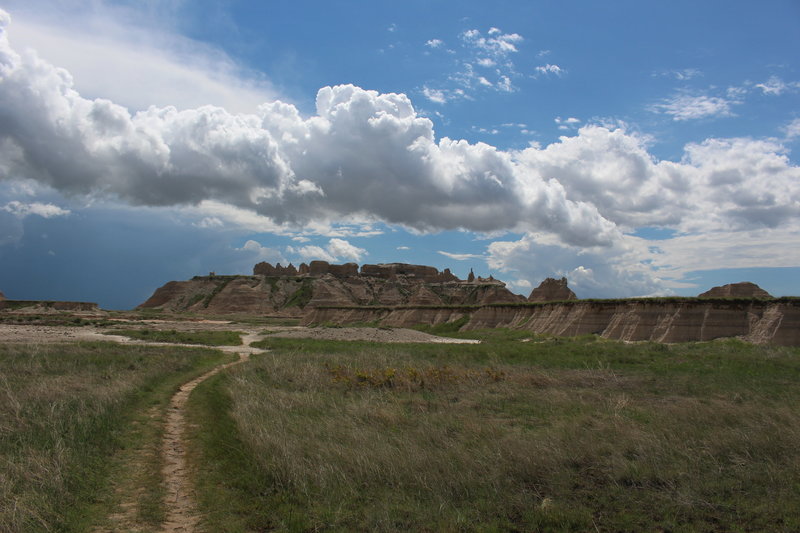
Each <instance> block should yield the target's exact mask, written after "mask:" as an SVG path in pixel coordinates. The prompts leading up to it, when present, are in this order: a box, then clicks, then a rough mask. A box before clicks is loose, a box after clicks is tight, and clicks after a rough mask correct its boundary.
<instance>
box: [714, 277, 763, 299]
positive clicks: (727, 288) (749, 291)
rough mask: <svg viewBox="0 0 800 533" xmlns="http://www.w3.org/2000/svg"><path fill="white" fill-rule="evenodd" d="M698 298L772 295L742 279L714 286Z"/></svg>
mask: <svg viewBox="0 0 800 533" xmlns="http://www.w3.org/2000/svg"><path fill="white" fill-rule="evenodd" d="M698 298H772V295H771V294H770V293H768V292H767V291H765V290H764V289H762V288H761V287H759V286H758V285H756V284H755V283H750V282H749V281H742V282H740V283H729V284H728V285H722V286H720V287H714V288H712V289H710V290H708V291H706V292H704V293H702V294H701V295H700V296H698Z"/></svg>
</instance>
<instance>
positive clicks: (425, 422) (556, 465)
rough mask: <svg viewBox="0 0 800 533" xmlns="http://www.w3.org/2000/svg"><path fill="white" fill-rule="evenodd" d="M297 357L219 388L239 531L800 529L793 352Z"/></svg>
mask: <svg viewBox="0 0 800 533" xmlns="http://www.w3.org/2000/svg"><path fill="white" fill-rule="evenodd" d="M584 341H585V340H584ZM514 342H515V344H514V346H513V347H512V346H509V353H511V352H513V353H515V354H516V353H517V352H516V350H517V349H519V343H518V341H514ZM580 342H583V341H576V343H580ZM292 346H293V344H292V343H291V342H286V341H276V344H274V345H273V348H275V349H274V351H273V352H272V353H270V354H268V355H265V356H263V357H261V358H259V359H258V360H256V361H254V362H252V363H251V364H249V365H246V366H242V367H240V368H238V369H236V370H234V371H233V372H232V373H231V375H230V376H229V378H228V379H227V382H225V384H224V386H225V389H224V390H225V391H227V394H228V395H229V397H230V399H231V400H230V415H231V416H232V419H233V422H234V423H235V428H236V429H237V430H238V436H237V438H238V439H239V440H240V442H241V446H242V447H243V449H245V450H246V451H247V454H248V455H249V457H250V458H251V461H252V467H253V468H255V469H256V470H257V471H258V473H259V474H258V475H259V476H260V477H259V480H258V482H257V483H255V484H253V483H251V484H250V486H249V487H250V488H249V489H248V490H250V491H256V492H258V493H259V496H258V501H260V502H261V505H263V507H264V508H268V509H270V510H271V512H270V513H263V516H270V517H271V518H267V519H265V520H266V522H267V523H253V522H250V523H247V522H245V523H247V526H241V527H242V530H254V529H258V528H262V527H263V528H266V527H274V528H278V529H287V530H310V529H327V528H332V529H345V530H348V529H358V530H383V531H395V530H403V529H406V530H407V529H411V530H458V529H467V530H475V529H477V530H483V529H500V530H513V529H518V530H536V529H544V530H576V531H586V530H600V531H638V530H654V529H663V530H681V529H688V530H701V531H702V530H735V529H742V530H773V531H792V530H795V529H797V528H800V519H798V515H797V514H796V513H795V512H794V509H796V508H797V503H798V502H800V486H798V484H797V482H796V480H797V479H800V451H798V448H797V445H796V443H797V442H798V439H799V438H800V412H798V410H797V408H796V406H797V405H798V383H797V382H795V381H792V380H791V378H790V377H789V376H791V375H792V373H794V374H793V375H794V377H797V376H798V373H797V372H798V368H800V365H799V364H798V355H797V351H791V350H786V351H777V352H776V351H770V350H769V349H766V350H762V351H759V350H755V351H754V350H753V349H751V348H750V347H740V346H739V345H731V346H726V345H721V344H720V345H714V344H709V345H708V346H707V347H705V348H702V347H701V348H697V347H696V346H692V347H686V348H682V347H667V348H663V347H653V346H649V345H648V346H638V347H637V346H625V345H622V344H617V343H612V344H604V345H603V346H602V347H600V346H598V347H597V350H595V351H594V353H592V350H588V351H586V352H585V357H584V358H583V361H582V363H583V364H582V365H581V364H577V363H580V362H581V361H580V358H581V357H582V356H581V355H580V352H581V349H582V348H581V347H580V346H579V344H571V343H556V344H550V345H546V344H545V345H542V346H535V345H532V344H528V345H527V347H525V348H523V349H524V350H528V352H529V357H528V360H527V361H524V358H523V360H520V359H519V358H518V357H517V355H518V354H517V355H515V356H514V362H513V364H511V363H509V362H504V361H503V352H504V350H503V343H498V344H495V345H488V346H484V347H483V348H482V349H483V350H487V351H491V352H492V354H493V356H492V357H491V358H487V357H486V355H487V354H486V353H484V354H483V355H481V354H480V353H479V352H477V351H476V352H475V356H474V357H465V355H464V352H463V350H464V348H463V347H453V346H439V347H435V348H430V347H425V348H422V347H413V346H409V347H405V348H402V347H391V348H387V347H381V346H378V345H373V346H368V345H352V346H351V348H350V349H349V350H348V349H346V348H344V349H343V348H342V345H341V343H338V344H337V343H329V344H327V349H326V348H325V346H326V345H325V344H324V343H323V344H319V343H317V344H314V345H313V347H311V345H309V344H308V343H305V344H304V343H302V342H299V341H298V342H295V343H294V348H292ZM354 348H355V349H354ZM512 348H513V349H512ZM610 348H613V350H612V351H613V352H614V355H613V358H612V359H611V360H609V359H604V358H601V359H600V360H598V358H597V355H598V354H601V353H603V351H604V350H609V349H610ZM469 349H475V350H479V349H477V348H469ZM561 349H563V350H564V361H565V366H566V368H564V367H559V366H558V364H556V363H554V361H556V360H557V357H556V354H554V353H552V352H553V350H561ZM704 349H705V350H706V351H707V352H708V353H707V356H708V359H709V360H714V359H715V358H723V357H726V356H725V353H723V352H726V351H727V352H730V350H733V351H734V352H737V351H738V353H728V355H727V357H729V358H733V359H731V360H732V361H733V360H735V359H737V358H738V362H736V361H734V362H731V363H729V364H730V365H731V366H730V367H726V366H725V365H721V366H720V367H718V371H717V372H716V374H715V372H714V371H713V370H712V369H710V368H709V367H708V365H707V361H703V358H702V351H703V350H704ZM428 350H437V353H436V355H435V356H431V353H430V352H428ZM542 350H549V352H550V353H547V354H544V355H543V356H542V358H541V359H539V360H538V361H537V355H536V354H537V352H538V351H542ZM715 350H717V352H715ZM719 350H722V352H719ZM542 353H543V352H542ZM609 353H610V352H609ZM487 361H490V364H488V365H487V364H486V363H487ZM620 361H623V362H620ZM542 362H544V364H540V363H542ZM580 366H582V367H583V368H575V367H580ZM753 369H758V371H753ZM787 371H788V372H789V373H788V374H787ZM248 475H252V474H250V473H249V474H248ZM254 487H255V488H254ZM252 505H253V506H256V507H257V506H258V505H259V503H258V502H256V501H254V502H253V504H252ZM237 527H238V526H237ZM226 530H231V531H234V530H239V529H237V528H236V527H232V528H230V529H226Z"/></svg>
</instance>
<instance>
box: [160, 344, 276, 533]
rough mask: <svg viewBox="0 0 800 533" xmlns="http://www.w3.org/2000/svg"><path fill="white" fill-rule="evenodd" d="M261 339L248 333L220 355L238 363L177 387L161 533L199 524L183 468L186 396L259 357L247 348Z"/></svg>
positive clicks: (167, 437)
mask: <svg viewBox="0 0 800 533" xmlns="http://www.w3.org/2000/svg"><path fill="white" fill-rule="evenodd" d="M260 338H261V337H260V336H259V335H258V334H255V333H248V334H246V335H244V336H243V337H242V342H243V344H244V346H225V347H222V349H223V350H224V351H227V352H235V353H238V354H239V360H238V361H233V362H230V363H226V364H224V365H220V366H218V367H216V368H214V369H212V370H210V371H208V372H206V373H205V374H203V375H202V376H199V377H197V378H195V379H193V380H191V381H189V382H187V383H185V384H183V385H182V386H181V388H180V389H179V390H178V392H177V393H176V394H175V395H174V396H173V397H172V400H170V404H169V408H168V411H167V418H166V423H165V429H164V442H163V453H164V468H163V470H162V473H163V475H164V482H165V484H166V489H167V496H166V498H167V501H166V502H165V503H166V507H167V518H166V521H165V522H164V524H163V526H162V528H161V531H162V532H164V533H173V532H179V531H180V532H189V531H195V530H196V528H197V524H198V523H199V521H200V516H199V514H198V513H197V509H196V507H195V498H194V489H193V484H192V480H191V474H190V473H189V471H188V469H187V466H186V442H185V441H184V438H183V435H184V431H185V429H186V418H185V411H186V402H187V401H188V399H189V395H190V394H191V393H192V391H193V390H194V389H195V387H197V386H198V385H199V384H200V383H202V382H203V381H205V380H207V379H208V378H210V377H211V376H214V375H216V374H218V373H219V372H221V371H223V370H225V369H226V368H230V367H231V366H233V365H237V364H239V363H242V362H243V361H246V360H247V359H248V358H249V357H250V354H253V353H260V352H263V351H264V350H260V349H258V348H253V347H251V346H250V344H251V343H252V342H254V341H256V340H259V339H260Z"/></svg>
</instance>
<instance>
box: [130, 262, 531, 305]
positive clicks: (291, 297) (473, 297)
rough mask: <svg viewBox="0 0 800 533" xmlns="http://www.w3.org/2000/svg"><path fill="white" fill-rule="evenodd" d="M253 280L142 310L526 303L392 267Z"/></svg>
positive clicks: (288, 271)
mask: <svg viewBox="0 0 800 533" xmlns="http://www.w3.org/2000/svg"><path fill="white" fill-rule="evenodd" d="M253 272H254V275H253V276H217V275H209V276H196V277H195V278H193V279H192V280H189V281H171V282H169V283H166V284H165V285H164V286H163V287H160V288H159V289H157V290H156V291H155V292H154V293H153V295H152V296H151V297H150V298H149V299H148V300H147V301H146V302H144V303H143V304H141V305H140V306H139V307H140V308H156V309H163V310H167V311H171V312H184V311H191V312H208V313H257V314H269V315H281V316H301V315H302V314H303V313H304V312H305V311H306V309H307V308H313V307H318V306H330V305H338V306H343V305H345V306H346V305H367V306H369V305H372V306H376V305H377V306H394V305H470V304H489V303H497V302H520V301H525V298H524V297H522V296H519V295H517V294H514V293H512V292H511V291H509V290H508V289H507V288H506V287H505V284H504V283H503V282H501V281H497V280H495V279H492V278H489V279H483V278H477V279H475V280H473V281H472V282H467V281H461V280H459V279H458V278H457V277H456V276H454V275H453V274H452V273H451V272H450V270H449V269H445V271H444V272H439V271H438V270H437V269H436V268H434V267H428V266H423V265H408V264H405V263H389V264H381V265H363V266H362V267H361V269H359V267H358V265H357V264H355V263H345V264H343V265H331V264H330V263H328V262H326V261H311V263H310V264H308V265H306V264H305V263H303V264H301V265H300V267H299V268H295V267H294V265H291V264H290V265H289V266H287V267H283V266H281V265H280V264H277V265H274V266H273V265H271V264H269V263H258V264H257V265H255V267H253Z"/></svg>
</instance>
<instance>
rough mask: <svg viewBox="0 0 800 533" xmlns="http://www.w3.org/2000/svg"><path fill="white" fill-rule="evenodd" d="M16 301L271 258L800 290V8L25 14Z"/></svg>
mask: <svg viewBox="0 0 800 533" xmlns="http://www.w3.org/2000/svg"><path fill="white" fill-rule="evenodd" d="M0 8H2V9H3V10H4V12H5V14H4V15H3V16H2V17H0V19H2V25H3V29H2V32H3V33H2V42H0V152H1V154H0V290H1V291H3V292H4V293H5V294H6V295H7V296H8V297H10V298H18V299H28V298H30V299H76V300H90V301H97V302H99V303H100V304H101V305H102V306H104V307H108V308H131V307H133V306H135V305H137V304H138V303H140V302H142V301H143V300H144V299H146V298H147V296H149V294H150V293H151V292H152V291H153V290H154V289H155V288H156V287H157V286H159V285H161V284H163V283H164V282H166V281H168V280H171V279H186V278H189V277H191V276H193V275H195V274H203V273H206V272H209V271H216V272H218V273H248V272H250V270H251V268H252V265H253V264H254V263H256V262H258V261H262V260H266V261H270V262H273V263H274V262H276V261H280V262H282V263H284V264H285V263H287V262H289V261H291V262H293V263H294V264H299V263H300V262H303V261H306V262H308V261H310V260H313V259H326V260H329V261H333V262H347V261H355V262H358V263H378V262H394V261H398V262H409V263H422V264H431V265H434V266H436V267H438V268H440V269H443V268H447V267H449V268H451V269H452V270H453V272H454V273H456V274H457V275H460V276H462V277H466V275H467V273H468V272H469V270H470V269H471V268H472V269H474V271H475V272H476V274H480V275H488V274H492V275H494V276H495V277H496V278H499V279H502V280H504V281H506V282H507V283H508V284H509V286H510V288H512V289H513V290H515V291H517V292H519V293H521V294H528V293H529V292H530V290H531V288H532V287H534V286H536V285H537V284H538V283H539V282H540V281H541V280H542V279H544V278H545V277H548V276H566V277H567V278H568V279H569V282H570V286H571V287H573V289H574V290H575V291H576V293H577V294H578V296H579V297H585V298H588V297H626V296H642V295H654V294H678V295H694V294H697V293H699V292H702V291H704V290H706V289H708V288H709V287H711V286H713V285H718V284H723V283H731V282H737V281H743V280H749V281H753V282H756V283H758V284H759V285H761V286H762V287H763V288H765V289H766V290H768V291H770V292H771V293H773V294H775V295H799V294H800V282H798V281H797V280H798V279H800V276H799V274H800V246H798V244H799V243H800V168H799V167H798V156H797V153H798V150H800V65H798V59H797V58H798V55H797V52H798V50H800V35H798V32H797V28H798V27H800V4H798V3H797V2H796V1H793V0H787V1H777V0H775V1H769V0H768V1H765V2H758V3H753V2H744V1H741V2H739V1H706V2H688V1H686V2H684V1H674V2H655V1H652V2H650V1H645V2H642V1H615V2H605V3H600V2H590V1H574V2H542V1H506V2H503V1H500V2H493V3H491V4H490V3H487V2H470V1H460V2H445V1H430V0H426V1H406V2H402V3H388V2H353V1H349V2H298V1H295V2H283V1H281V2H277V1H273V2H245V1H239V2H235V1H231V2H212V1H193V2H186V1H151V2H113V1H108V0H96V1H94V2H78V1H75V2H71V1H53V0H26V1H24V2H23V1H6V2H0Z"/></svg>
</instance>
